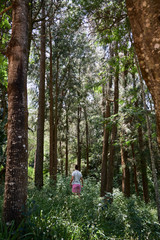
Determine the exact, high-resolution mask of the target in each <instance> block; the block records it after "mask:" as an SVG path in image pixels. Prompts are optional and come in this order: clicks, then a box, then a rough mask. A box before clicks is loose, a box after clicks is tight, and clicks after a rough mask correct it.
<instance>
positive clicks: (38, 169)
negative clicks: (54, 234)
mask: <svg viewBox="0 0 160 240" xmlns="http://www.w3.org/2000/svg"><path fill="white" fill-rule="evenodd" d="M44 16H45V6H44V5H43V7H42V18H43V17H44ZM44 110H45V20H42V22H41V57H40V85H39V109H38V124H37V149H36V159H35V186H36V187H37V188H38V189H40V188H42V186H43V149H44Z"/></svg>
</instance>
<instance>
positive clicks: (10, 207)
mask: <svg viewBox="0 0 160 240" xmlns="http://www.w3.org/2000/svg"><path fill="white" fill-rule="evenodd" d="M28 3H29V2H28V1H27V0H26V1H22V0H21V1H19V0H15V1H13V4H12V36H11V41H10V44H9V47H8V51H7V54H8V60H9V67H8V134H7V139H8V141H7V162H6V176H5V193H4V204H3V218H4V221H5V222H6V223H8V222H9V223H10V222H11V221H15V224H16V226H17V225H18V224H19V223H20V222H21V221H22V219H23V217H24V211H25V207H26V200H27V180H28V133H27V129H28V111H27V61H28V7H29V6H28V5H29V4H28Z"/></svg>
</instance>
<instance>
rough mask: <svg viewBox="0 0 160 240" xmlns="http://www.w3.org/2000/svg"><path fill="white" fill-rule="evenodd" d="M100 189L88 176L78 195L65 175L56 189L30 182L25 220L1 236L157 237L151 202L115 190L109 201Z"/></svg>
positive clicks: (158, 229)
mask: <svg viewBox="0 0 160 240" xmlns="http://www.w3.org/2000/svg"><path fill="white" fill-rule="evenodd" d="M99 189H100V186H99V183H97V182H96V181H95V180H94V179H91V178H90V179H87V180H85V181H84V188H83V189H82V195H81V198H78V196H74V195H72V193H71V188H70V186H69V179H68V178H67V179H66V178H59V180H58V183H57V188H55V187H51V186H50V184H49V181H46V184H45V186H44V188H43V190H41V191H38V190H36V189H35V187H34V186H33V185H32V184H30V186H29V190H28V211H27V215H26V216H25V222H24V223H23V224H22V225H21V226H20V227H19V229H18V231H16V232H14V231H13V229H12V228H10V231H9V233H7V231H6V228H2V229H1V233H0V239H8V240H10V239H11V240H13V239H33V240H43V239H44V240H47V239H48V240H52V239H57V240H62V239H63V240H65V239H66V240H70V239H74V240H80V239H84V240H85V239H86V240H88V239H108V240H109V239H112V240H113V239H134V240H135V239H141V240H143V239H145V240H146V239H150V240H152V239H153V240H156V239H157V240H158V239H160V225H159V224H158V222H157V215H156V210H155V209H156V208H155V206H154V205H153V206H152V204H151V203H150V204H148V205H145V203H143V201H141V200H140V199H139V198H136V197H135V196H132V197H131V198H130V199H126V198H124V197H123V195H122V194H121V193H120V192H119V190H117V189H115V190H114V194H113V196H112V197H113V203H112V204H111V203H110V202H109V201H108V202H106V201H104V199H103V198H100V197H99ZM0 203H1V204H2V197H1V199H0ZM1 226H2V224H1Z"/></svg>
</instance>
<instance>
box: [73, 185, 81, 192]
mask: <svg viewBox="0 0 160 240" xmlns="http://www.w3.org/2000/svg"><path fill="white" fill-rule="evenodd" d="M72 192H73V193H80V192H81V185H80V184H73V185H72Z"/></svg>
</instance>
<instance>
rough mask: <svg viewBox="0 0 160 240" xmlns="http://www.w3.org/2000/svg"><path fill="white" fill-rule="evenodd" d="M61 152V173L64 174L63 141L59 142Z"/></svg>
mask: <svg viewBox="0 0 160 240" xmlns="http://www.w3.org/2000/svg"><path fill="white" fill-rule="evenodd" d="M59 154H60V159H61V174H62V175H63V152H62V141H61V140H60V142H59Z"/></svg>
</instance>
